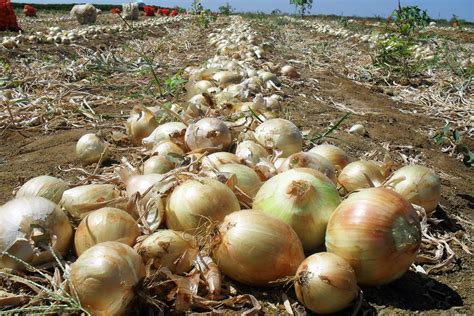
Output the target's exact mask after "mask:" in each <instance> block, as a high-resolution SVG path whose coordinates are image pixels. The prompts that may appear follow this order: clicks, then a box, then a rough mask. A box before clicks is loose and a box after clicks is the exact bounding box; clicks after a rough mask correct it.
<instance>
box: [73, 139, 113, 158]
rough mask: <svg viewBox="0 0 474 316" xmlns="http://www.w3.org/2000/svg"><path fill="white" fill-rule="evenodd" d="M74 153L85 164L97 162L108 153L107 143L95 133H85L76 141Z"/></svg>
mask: <svg viewBox="0 0 474 316" xmlns="http://www.w3.org/2000/svg"><path fill="white" fill-rule="evenodd" d="M76 155H77V157H78V158H79V160H80V161H82V162H83V163H85V164H91V163H94V162H99V161H100V159H101V157H102V160H104V159H105V158H107V156H108V155H109V150H108V145H107V143H106V142H105V141H103V140H102V139H101V138H100V137H99V136H97V135H96V134H85V135H83V136H82V137H81V138H79V140H78V141H77V144H76Z"/></svg>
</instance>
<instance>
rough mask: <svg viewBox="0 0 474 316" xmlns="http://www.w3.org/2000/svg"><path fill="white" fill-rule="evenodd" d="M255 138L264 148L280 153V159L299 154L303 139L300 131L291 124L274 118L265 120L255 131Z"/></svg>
mask: <svg viewBox="0 0 474 316" xmlns="http://www.w3.org/2000/svg"><path fill="white" fill-rule="evenodd" d="M255 138H256V139H257V140H258V142H259V143H260V144H262V145H263V146H264V147H265V148H267V149H271V150H280V151H282V155H281V157H284V158H286V157H288V156H290V155H291V154H294V153H297V152H300V151H301V149H302V147H303V137H302V135H301V132H300V130H299V129H298V127H296V125H295V124H293V123H292V122H290V121H288V120H285V119H281V118H275V119H270V120H266V121H265V122H263V123H262V124H260V125H259V126H258V127H257V129H256V130H255Z"/></svg>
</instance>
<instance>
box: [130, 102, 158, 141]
mask: <svg viewBox="0 0 474 316" xmlns="http://www.w3.org/2000/svg"><path fill="white" fill-rule="evenodd" d="M157 127H158V122H157V121H156V117H155V115H154V114H153V113H152V112H151V111H150V110H148V109H147V108H144V107H141V106H135V107H134V108H133V110H132V112H131V113H130V117H129V118H128V120H127V134H128V136H129V137H130V140H131V142H132V144H133V145H135V146H139V145H141V144H142V140H143V139H144V138H145V137H148V136H150V134H151V133H153V131H154V130H155V128H157Z"/></svg>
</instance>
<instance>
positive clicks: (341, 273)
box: [295, 252, 358, 314]
mask: <svg viewBox="0 0 474 316" xmlns="http://www.w3.org/2000/svg"><path fill="white" fill-rule="evenodd" d="M295 292H296V297H297V298H298V301H300V302H301V303H302V304H303V305H304V306H305V307H306V308H308V309H309V310H311V311H313V312H315V313H318V314H331V313H336V312H339V311H341V310H343V309H344V308H346V307H348V306H349V305H350V304H351V302H352V301H353V300H354V299H355V298H356V297H357V292H358V288H357V279H356V275H355V272H354V269H352V267H351V266H350V265H349V264H348V263H347V262H346V261H345V260H344V259H342V258H341V257H339V256H337V255H335V254H332V253H328V252H320V253H316V254H314V255H312V256H309V257H308V258H306V259H305V260H304V261H303V262H302V263H301V265H300V266H299V268H298V271H297V272H296V282H295Z"/></svg>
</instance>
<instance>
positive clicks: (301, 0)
mask: <svg viewBox="0 0 474 316" xmlns="http://www.w3.org/2000/svg"><path fill="white" fill-rule="evenodd" d="M290 4H294V5H295V6H296V9H297V10H298V12H299V14H300V15H301V17H303V16H304V15H305V14H306V13H307V12H308V11H309V10H311V7H312V6H313V0H290Z"/></svg>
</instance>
